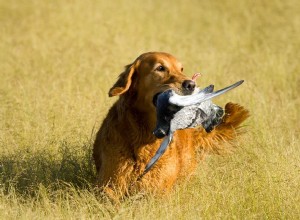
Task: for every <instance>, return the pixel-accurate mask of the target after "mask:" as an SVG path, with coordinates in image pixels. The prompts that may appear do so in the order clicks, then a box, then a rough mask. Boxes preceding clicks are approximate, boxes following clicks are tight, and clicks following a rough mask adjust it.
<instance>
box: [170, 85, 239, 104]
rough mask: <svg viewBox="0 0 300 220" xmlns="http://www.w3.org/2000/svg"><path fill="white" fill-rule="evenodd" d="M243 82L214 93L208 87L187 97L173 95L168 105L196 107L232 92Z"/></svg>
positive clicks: (211, 88) (210, 87) (211, 86)
mask: <svg viewBox="0 0 300 220" xmlns="http://www.w3.org/2000/svg"><path fill="white" fill-rule="evenodd" d="M243 82H244V80H240V81H238V82H236V83H234V84H232V85H231V86H228V87H225V88H224V89H220V90H218V91H216V92H213V89H214V86H213V85H210V86H208V87H206V88H205V89H203V90H200V91H199V92H197V93H195V94H192V95H188V96H180V95H177V94H174V95H173V96H171V97H170V99H169V103H170V104H173V105H177V106H182V107H183V106H189V105H196V104H200V103H201V102H204V101H207V100H209V99H212V98H214V97H217V96H219V95H222V94H224V93H225V92H228V91H229V90H232V89H234V88H236V87H238V86H239V85H241V84H242V83H243Z"/></svg>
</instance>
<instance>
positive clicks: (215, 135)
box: [93, 52, 249, 196]
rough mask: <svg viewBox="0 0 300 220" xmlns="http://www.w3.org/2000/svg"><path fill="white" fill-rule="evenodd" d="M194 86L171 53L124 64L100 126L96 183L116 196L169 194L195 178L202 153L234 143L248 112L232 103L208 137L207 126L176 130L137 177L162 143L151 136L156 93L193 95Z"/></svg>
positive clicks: (94, 149) (155, 53)
mask: <svg viewBox="0 0 300 220" xmlns="http://www.w3.org/2000/svg"><path fill="white" fill-rule="evenodd" d="M194 88H195V82H194V81H193V80H191V79H190V78H189V77H187V76H186V75H184V74H183V67H182V64H181V63H180V62H179V61H178V60H177V59H176V58H175V57H174V56H172V55H170V54H168V53H163V52H149V53H144V54H142V55H140V56H139V57H138V58H137V59H136V60H135V61H134V62H133V63H131V64H129V65H127V66H126V68H125V71H124V72H123V73H121V74H120V76H119V78H118V80H117V82H116V83H115V84H114V85H113V87H112V88H111V89H110V91H109V96H110V97H112V96H119V97H118V100H117V101H116V102H115V103H114V105H113V106H112V107H111V109H110V110H109V112H108V114H107V116H106V118H105V119H104V121H103V123H102V126H101V127H100V129H99V131H98V133H97V135H96V140H95V143H94V148H93V157H94V160H95V164H96V169H97V185H98V186H100V187H103V188H104V189H105V191H106V192H108V193H109V194H114V195H118V196H123V195H128V194H131V193H133V192H138V191H146V192H149V191H150V192H166V191H169V190H170V189H171V188H172V186H173V185H174V184H175V183H176V181H178V180H180V179H185V178H187V177H188V176H190V175H192V174H193V172H194V170H195V168H196V166H197V162H199V159H203V158H204V157H203V156H204V155H206V154H209V153H212V152H215V153H218V152H220V151H221V150H222V149H224V148H227V147H230V145H233V144H234V143H233V141H234V139H236V137H237V136H238V135H239V134H240V133H241V132H239V131H240V129H239V128H240V125H241V123H242V122H243V121H244V120H245V119H246V118H247V117H248V116H249V112H248V111H247V110H246V109H245V108H243V107H242V106H240V105H239V104H233V103H228V104H226V106H225V114H224V116H223V118H222V122H221V123H220V124H219V125H218V126H217V127H215V129H214V130H212V131H211V132H210V133H207V132H206V131H205V130H204V129H203V128H201V127H199V128H196V129H195V128H190V129H185V130H178V131H176V132H175V134H174V137H173V141H172V142H171V144H170V146H169V147H168V149H167V150H166V152H165V153H164V155H163V156H162V157H161V158H160V159H159V160H158V161H157V163H156V164H155V165H154V166H153V167H152V169H151V170H150V171H149V172H148V173H147V174H146V175H144V176H143V177H142V178H139V177H140V175H141V174H142V173H143V171H144V169H145V166H146V165H147V163H148V162H149V161H150V159H151V158H152V157H153V156H154V155H155V152H156V151H157V149H158V148H159V146H160V144H161V142H162V139H157V138H156V137H155V136H154V135H153V130H154V128H155V125H156V108H155V105H154V104H153V100H154V98H155V97H156V95H157V94H159V93H161V92H164V91H166V90H167V89H173V90H175V91H176V92H177V93H178V94H181V95H189V94H191V93H192V92H193V90H194Z"/></svg>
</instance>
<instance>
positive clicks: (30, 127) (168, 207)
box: [0, 0, 300, 219]
mask: <svg viewBox="0 0 300 220" xmlns="http://www.w3.org/2000/svg"><path fill="white" fill-rule="evenodd" d="M299 27H300V4H299V3H298V1H296V0H288V1H278V0H274V1H265V0H263V1H250V0H249V1H248V0H246V1H237V0H229V1H196V0H184V1H183V0H177V1H169V0H167V1H156V0H155V1H137V0H133V1H121V0H116V1H102V0H100V1H79V0H74V1H58V0H53V1H37V0H28V1H4V0H0V30H1V34H0V77H1V79H0V219H88V218H89V219H99V218H103V219H110V218H114V219H128V218H129V219H199V218H200V219H201V218H203V219H299V217H300V196H299V193H298V191H299V188H300V141H299V139H300V137H299V132H300V126H299V119H300V117H299V109H300V99H299V96H298V93H299V86H300V77H299V76H300V64H299V57H300V52H299V51H300V40H299V39H300V38H299V36H300V28H299ZM147 51H165V52H169V53H171V54H174V55H175V56H176V57H178V58H179V59H180V60H181V61H182V63H183V64H184V66H185V72H186V73H187V74H188V75H192V74H193V73H194V72H199V71H200V72H202V73H203V77H202V78H201V79H199V81H198V84H199V85H200V86H201V85H202V86H204V85H207V84H209V83H214V84H215V85H216V87H217V88H221V87H223V86H226V85H228V84H230V83H232V82H235V81H237V80H239V79H244V80H245V81H246V83H245V84H243V86H242V87H240V88H239V89H237V90H235V91H232V92H230V93H228V94H227V95H226V96H223V97H220V98H218V99H216V102H217V103H218V104H220V105H224V104H225V103H226V102H228V101H232V102H238V103H241V104H242V105H244V106H246V107H247V108H248V109H249V110H250V111H251V114H252V117H251V118H250V119H249V120H248V121H247V122H246V126H247V130H248V133H247V134H246V135H244V136H243V137H242V138H241V140H240V141H239V144H238V148H237V150H236V151H235V152H234V154H230V155H226V156H212V157H210V158H208V159H207V160H206V161H205V162H203V163H202V164H200V165H199V167H198V170H197V176H196V177H195V178H193V179H191V180H189V181H187V182H181V183H178V185H177V186H176V187H175V188H174V190H173V192H172V193H171V194H170V195H167V196H166V197H163V198H157V197H153V196H152V195H147V196H142V195H136V196H133V197H131V198H128V199H125V201H123V202H122V203H121V204H119V205H118V206H115V205H114V204H111V203H110V201H109V200H107V199H106V198H105V196H104V195H101V193H100V192H98V191H97V189H94V187H93V182H94V179H95V171H94V166H93V161H92V158H91V147H92V143H93V140H94V137H95V132H96V130H97V129H98V128H99V126H100V123H101V121H102V120H103V118H104V117H105V115H106V113H107V111H108V108H109V107H110V106H111V105H112V103H113V102H114V101H115V99H109V98H108V96H107V92H108V89H109V88H110V86H111V85H113V83H114V81H115V79H116V77H117V75H118V74H119V73H120V72H121V71H122V69H123V66H124V65H125V64H128V63H130V62H131V61H133V59H135V58H136V57H137V56H138V55H139V54H141V53H143V52H147Z"/></svg>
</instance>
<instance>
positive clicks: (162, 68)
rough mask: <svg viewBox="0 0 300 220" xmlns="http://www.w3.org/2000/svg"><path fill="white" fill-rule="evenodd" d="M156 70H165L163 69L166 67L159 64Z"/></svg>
mask: <svg viewBox="0 0 300 220" xmlns="http://www.w3.org/2000/svg"><path fill="white" fill-rule="evenodd" d="M155 70H157V71H160V72H163V71H165V70H166V68H165V67H164V66H162V65H160V66H158V67H157V68H156V69H155Z"/></svg>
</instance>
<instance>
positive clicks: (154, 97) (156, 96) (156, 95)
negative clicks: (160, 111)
mask: <svg viewBox="0 0 300 220" xmlns="http://www.w3.org/2000/svg"><path fill="white" fill-rule="evenodd" d="M161 93H162V92H159V93H156V94H155V95H154V96H153V99H152V103H153V105H154V106H155V107H157V98H158V96H159V95H160V94H161Z"/></svg>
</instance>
